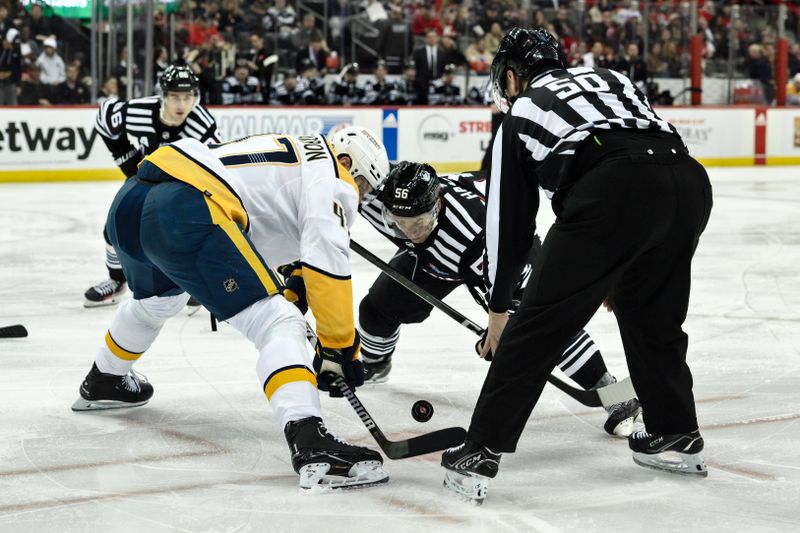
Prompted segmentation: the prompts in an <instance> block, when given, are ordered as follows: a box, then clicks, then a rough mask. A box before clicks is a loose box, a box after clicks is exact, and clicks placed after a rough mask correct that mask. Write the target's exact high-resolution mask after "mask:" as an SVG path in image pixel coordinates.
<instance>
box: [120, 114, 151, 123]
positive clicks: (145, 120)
mask: <svg viewBox="0 0 800 533" xmlns="http://www.w3.org/2000/svg"><path fill="white" fill-rule="evenodd" d="M125 122H126V123H127V124H147V125H152V124H153V119H152V117H139V116H130V115H129V116H128V118H127V119H126V120H125Z"/></svg>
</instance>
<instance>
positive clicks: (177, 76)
mask: <svg viewBox="0 0 800 533" xmlns="http://www.w3.org/2000/svg"><path fill="white" fill-rule="evenodd" d="M158 85H159V87H161V94H162V95H165V94H167V93H168V92H179V93H180V92H183V93H187V92H191V93H195V94H197V93H198V91H199V87H200V81H199V80H198V79H197V76H195V74H194V72H193V71H192V69H191V68H190V67H189V66H188V65H170V66H168V67H167V68H166V70H164V74H162V75H161V79H160V80H159V81H158Z"/></svg>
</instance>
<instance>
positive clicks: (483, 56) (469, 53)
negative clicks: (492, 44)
mask: <svg viewBox="0 0 800 533" xmlns="http://www.w3.org/2000/svg"><path fill="white" fill-rule="evenodd" d="M464 55H465V56H466V57H467V61H468V62H469V67H470V68H471V69H472V70H473V71H474V72H477V73H478V74H486V73H487V72H489V67H490V66H491V65H492V60H493V59H494V53H492V52H490V51H489V50H488V49H487V48H486V39H485V38H481V39H478V40H477V41H476V42H474V43H472V44H471V45H469V46H468V47H467V49H466V50H465V51H464Z"/></svg>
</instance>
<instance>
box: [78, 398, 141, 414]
mask: <svg viewBox="0 0 800 533" xmlns="http://www.w3.org/2000/svg"><path fill="white" fill-rule="evenodd" d="M149 401H150V399H149V398H148V399H147V400H145V401H143V402H134V403H131V402H121V401H119V400H86V399H84V398H78V399H77V400H75V403H73V404H72V410H73V411H107V410H109V409H127V408H128V407H139V406H140V405H144V404H146V403H147V402H149Z"/></svg>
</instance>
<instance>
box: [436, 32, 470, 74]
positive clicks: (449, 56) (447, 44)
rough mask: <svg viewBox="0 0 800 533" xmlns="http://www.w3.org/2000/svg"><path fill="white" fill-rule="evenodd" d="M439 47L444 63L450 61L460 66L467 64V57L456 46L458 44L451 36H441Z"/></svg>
mask: <svg viewBox="0 0 800 533" xmlns="http://www.w3.org/2000/svg"><path fill="white" fill-rule="evenodd" d="M440 48H441V50H442V60H443V61H444V63H443V64H444V65H448V64H450V63H452V64H454V65H455V66H457V67H461V66H464V65H466V64H467V58H466V57H465V56H464V52H462V51H461V50H460V49H459V48H458V44H457V43H456V40H455V39H454V38H453V37H452V36H449V35H444V36H442V39H441V47H440Z"/></svg>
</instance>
